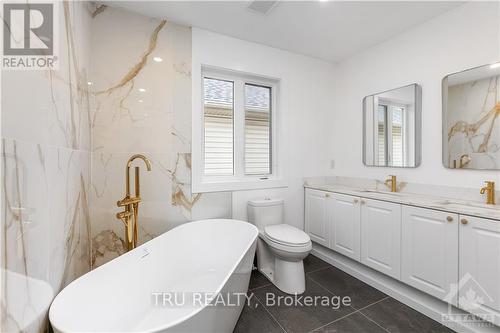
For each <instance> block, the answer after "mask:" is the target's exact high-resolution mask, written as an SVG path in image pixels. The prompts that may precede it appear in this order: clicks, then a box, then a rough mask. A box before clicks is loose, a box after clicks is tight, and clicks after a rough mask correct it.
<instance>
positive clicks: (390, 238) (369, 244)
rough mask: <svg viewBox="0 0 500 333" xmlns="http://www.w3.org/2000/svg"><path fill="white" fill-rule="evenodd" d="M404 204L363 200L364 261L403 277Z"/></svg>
mask: <svg viewBox="0 0 500 333" xmlns="http://www.w3.org/2000/svg"><path fill="white" fill-rule="evenodd" d="M400 259H401V205H400V204H394V203H390V202H384V201H377V200H369V199H361V262H362V263H363V264H365V265H367V266H370V267H371V268H373V269H376V270H377V271H379V272H382V273H385V274H387V275H389V276H391V277H393V278H395V279H400V277H401V267H400V262H401V260H400Z"/></svg>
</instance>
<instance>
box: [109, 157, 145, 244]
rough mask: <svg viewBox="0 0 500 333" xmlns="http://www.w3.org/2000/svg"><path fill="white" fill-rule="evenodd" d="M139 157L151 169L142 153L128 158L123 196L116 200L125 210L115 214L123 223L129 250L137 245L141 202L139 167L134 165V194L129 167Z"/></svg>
mask: <svg viewBox="0 0 500 333" xmlns="http://www.w3.org/2000/svg"><path fill="white" fill-rule="evenodd" d="M138 158H139V159H141V160H143V161H144V164H146V168H147V169H148V171H151V161H150V160H149V158H147V157H146V156H144V155H142V154H136V155H133V156H132V157H130V158H129V160H128V162H127V167H126V172H125V173H126V175H125V198H123V199H122V200H120V201H118V202H117V205H118V207H125V211H123V212H120V213H118V214H117V215H116V217H117V218H119V219H121V220H122V222H123V223H124V224H125V240H126V246H127V250H131V249H133V248H135V247H136V246H137V239H138V222H139V221H138V218H139V203H140V202H141V189H140V180H139V170H140V169H139V167H138V166H136V167H135V196H134V197H131V195H130V167H131V166H132V162H133V161H134V160H135V159H138Z"/></svg>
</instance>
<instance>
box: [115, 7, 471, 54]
mask: <svg viewBox="0 0 500 333" xmlns="http://www.w3.org/2000/svg"><path fill="white" fill-rule="evenodd" d="M250 2H251V1H118V2H113V3H108V2H107V4H110V5H115V6H119V7H122V8H126V9H128V10H131V11H134V12H138V13H141V14H144V15H147V16H153V17H160V18H165V19H167V20H170V21H172V22H176V23H179V24H184V25H189V26H193V27H198V28H203V29H206V30H210V31H214V32H217V33H221V34H225V35H229V36H232V37H237V38H240V39H243V40H247V41H252V42H257V43H261V44H264V45H268V46H272V47H276V48H280V49H283V50H288V51H292V52H295V53H299V54H303V55H308V56H312V57H315V58H320V59H323V60H327V61H331V62H338V61H341V60H343V59H345V58H347V57H349V56H351V55H353V54H355V53H357V52H359V51H361V50H364V49H367V48H369V47H370V46H373V45H376V44H379V43H381V42H383V41H385V40H387V39H389V38H390V37H392V36H394V35H397V34H399V33H401V32H403V31H405V30H407V29H409V28H410V27H412V26H415V25H418V24H420V23H422V22H424V21H427V20H429V19H431V18H433V17H435V16H437V15H440V14H442V13H444V12H446V11H449V10H451V9H453V8H455V7H458V6H460V5H461V4H463V2H455V1H442V2H438V1H432V2H431V1H365V2H358V1H356V2H354V1H346V2H341V1H286V2H285V1H283V2H279V3H277V4H276V5H275V6H274V7H273V8H272V9H271V10H270V11H269V12H267V14H261V13H258V12H255V11H252V10H250V9H248V5H249V4H250Z"/></svg>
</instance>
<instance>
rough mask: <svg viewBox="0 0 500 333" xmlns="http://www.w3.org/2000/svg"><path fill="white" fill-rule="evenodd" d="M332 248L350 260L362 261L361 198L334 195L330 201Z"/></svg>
mask: <svg viewBox="0 0 500 333" xmlns="http://www.w3.org/2000/svg"><path fill="white" fill-rule="evenodd" d="M328 220H329V221H330V222H329V224H330V228H331V234H330V248H331V249H332V250H334V251H337V252H339V253H341V254H343V255H345V256H347V257H349V258H352V259H355V260H358V261H359V260H360V231H359V227H360V204H359V198H357V197H352V196H349V195H342V194H337V193H332V195H331V198H330V200H328Z"/></svg>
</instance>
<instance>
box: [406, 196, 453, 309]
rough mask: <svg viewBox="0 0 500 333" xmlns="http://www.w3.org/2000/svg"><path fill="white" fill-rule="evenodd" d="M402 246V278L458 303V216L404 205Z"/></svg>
mask: <svg viewBox="0 0 500 333" xmlns="http://www.w3.org/2000/svg"><path fill="white" fill-rule="evenodd" d="M401 248H402V253H401V280H402V281H403V282H405V283H407V284H409V285H411V286H413V287H415V288H417V289H420V290H422V291H424V292H426V293H429V294H431V295H433V296H435V297H438V298H440V299H442V300H446V301H448V302H449V303H451V304H453V305H456V304H457V297H456V295H450V289H451V284H456V283H457V282H458V215H456V214H450V213H446V212H441V211H435V210H431V209H424V208H415V207H408V206H404V207H403V225H402V239H401ZM450 296H451V297H450Z"/></svg>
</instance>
